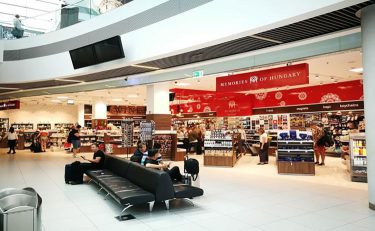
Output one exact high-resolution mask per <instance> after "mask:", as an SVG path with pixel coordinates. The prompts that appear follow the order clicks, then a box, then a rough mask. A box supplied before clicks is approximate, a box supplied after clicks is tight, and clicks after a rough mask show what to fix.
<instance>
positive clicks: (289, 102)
mask: <svg viewBox="0 0 375 231" xmlns="http://www.w3.org/2000/svg"><path fill="white" fill-rule="evenodd" d="M357 100H358V101H363V84H362V80H353V81H348V82H341V83H331V84H325V85H319V86H311V87H303V88H296V89H290V90H282V91H272V92H264V93H257V94H254V95H253V99H252V103H253V107H254V108H271V107H280V106H281V107H284V106H293V105H298V106H300V105H310V104H321V103H338V102H348V101H357Z"/></svg>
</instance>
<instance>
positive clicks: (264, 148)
mask: <svg viewBox="0 0 375 231" xmlns="http://www.w3.org/2000/svg"><path fill="white" fill-rule="evenodd" d="M258 134H259V140H260V151H259V159H260V162H259V163H258V165H264V164H268V135H267V133H266V131H265V130H264V128H259V130H258Z"/></svg>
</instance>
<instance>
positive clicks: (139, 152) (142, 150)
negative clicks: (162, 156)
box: [130, 142, 147, 163]
mask: <svg viewBox="0 0 375 231" xmlns="http://www.w3.org/2000/svg"><path fill="white" fill-rule="evenodd" d="M145 155H146V156H147V146H146V144H145V143H142V142H140V143H138V145H137V149H136V150H135V152H134V154H133V155H132V156H131V157H130V160H131V161H133V162H137V163H141V161H142V158H143V156H145Z"/></svg>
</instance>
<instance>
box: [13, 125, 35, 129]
mask: <svg viewBox="0 0 375 231" xmlns="http://www.w3.org/2000/svg"><path fill="white" fill-rule="evenodd" d="M11 127H14V129H15V130H33V129H34V124H32V123H13V124H11Z"/></svg>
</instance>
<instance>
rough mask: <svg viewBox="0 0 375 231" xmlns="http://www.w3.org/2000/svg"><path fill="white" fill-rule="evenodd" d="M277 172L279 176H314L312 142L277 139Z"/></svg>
mask: <svg viewBox="0 0 375 231" xmlns="http://www.w3.org/2000/svg"><path fill="white" fill-rule="evenodd" d="M277 170H278V173H279V174H302V175H315V163H314V142H313V141H312V140H280V139H279V140H278V149H277Z"/></svg>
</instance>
